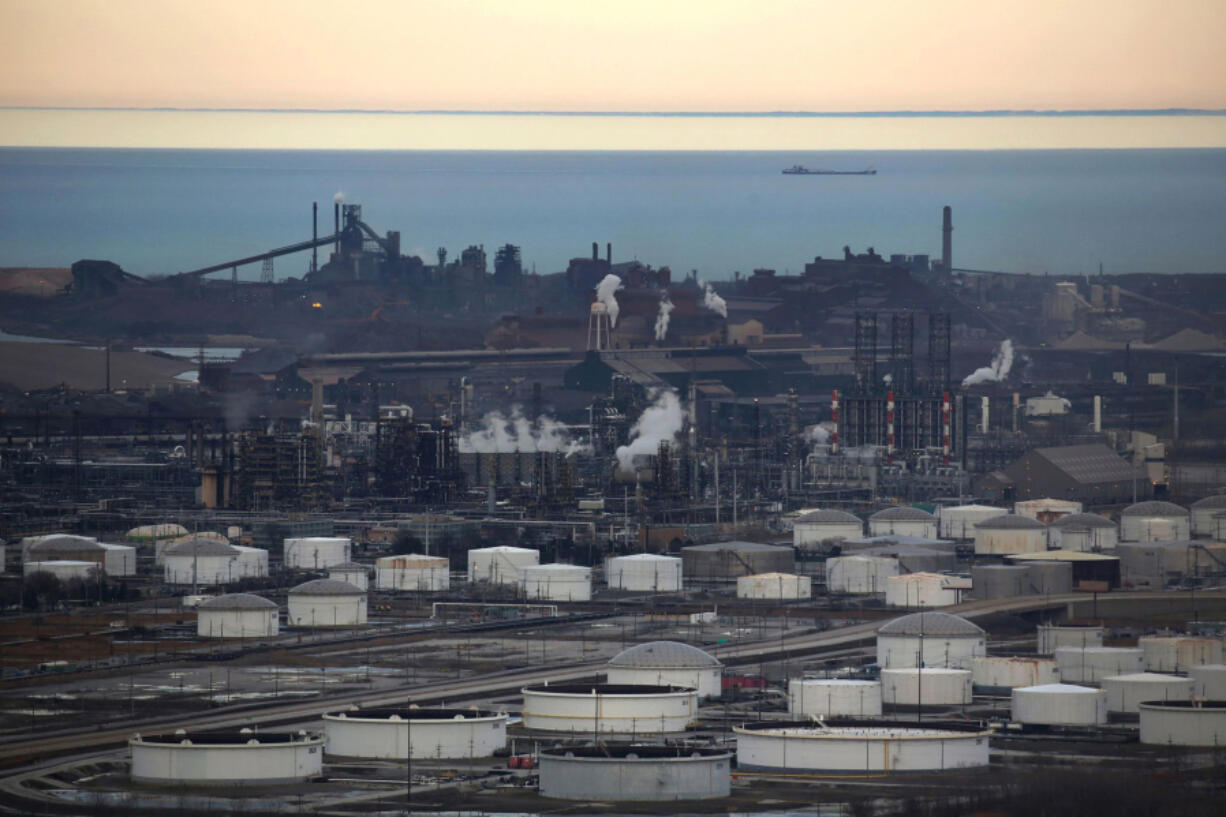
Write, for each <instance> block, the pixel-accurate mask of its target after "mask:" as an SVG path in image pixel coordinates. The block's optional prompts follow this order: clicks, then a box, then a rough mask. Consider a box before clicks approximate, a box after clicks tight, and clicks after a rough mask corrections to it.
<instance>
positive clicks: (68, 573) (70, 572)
mask: <svg viewBox="0 0 1226 817" xmlns="http://www.w3.org/2000/svg"><path fill="white" fill-rule="evenodd" d="M21 570H22V573H23V575H25V576H33V575H34V574H35V573H50V574H51V575H52V576H55V577H56V578H57V579H59V580H60V581H62V582H68V581H74V580H77V581H91V580H93V579H95V578H96V577H97V576H98V574H99V572H101V570H102V566H101V565H100V564H98V563H97V562H82V561H77V560H75V559H53V560H50V561H46V562H26V563H25V564H23V565H22V566H21Z"/></svg>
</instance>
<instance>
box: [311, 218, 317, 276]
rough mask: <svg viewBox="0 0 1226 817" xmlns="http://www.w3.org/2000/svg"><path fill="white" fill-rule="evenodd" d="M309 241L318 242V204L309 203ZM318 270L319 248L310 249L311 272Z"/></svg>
mask: <svg viewBox="0 0 1226 817" xmlns="http://www.w3.org/2000/svg"><path fill="white" fill-rule="evenodd" d="M311 241H319V202H317V201H313V202H311ZM317 269H319V247H317V246H312V247H311V272H314V271H315V270H317Z"/></svg>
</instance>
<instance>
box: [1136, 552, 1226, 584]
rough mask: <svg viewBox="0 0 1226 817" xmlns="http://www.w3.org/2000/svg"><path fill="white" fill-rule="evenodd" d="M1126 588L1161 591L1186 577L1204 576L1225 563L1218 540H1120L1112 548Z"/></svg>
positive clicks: (1225, 553)
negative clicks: (1116, 556) (1114, 547)
mask: <svg viewBox="0 0 1226 817" xmlns="http://www.w3.org/2000/svg"><path fill="white" fill-rule="evenodd" d="M1115 552H1116V555H1118V556H1119V559H1120V581H1121V583H1122V584H1123V586H1124V587H1125V588H1126V589H1153V590H1161V589H1163V588H1165V587H1166V586H1167V585H1168V584H1171V583H1178V582H1180V581H1183V580H1184V579H1185V578H1188V577H1195V576H1204V575H1206V574H1208V573H1210V572H1213V571H1217V570H1220V569H1221V566H1222V564H1223V563H1224V562H1226V544H1222V543H1220V542H1193V541H1182V540H1181V541H1178V542H1123V541H1121V542H1120V543H1119V545H1118V546H1116V549H1115Z"/></svg>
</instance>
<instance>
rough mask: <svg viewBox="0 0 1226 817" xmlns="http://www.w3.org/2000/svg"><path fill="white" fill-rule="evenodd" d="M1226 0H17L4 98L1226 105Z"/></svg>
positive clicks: (2, 22)
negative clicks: (1224, 36) (420, 0)
mask: <svg viewBox="0 0 1226 817" xmlns="http://www.w3.org/2000/svg"><path fill="white" fill-rule="evenodd" d="M1224 33H1226V0H1018V1H1015V0H837V1H827V0H797V1H795V2H793V0H750V1H748V2H742V1H741V0H695V1H694V2H670V1H669V0H612V1H611V2H595V1H594V0H592V1H588V0H557V2H553V1H552V0H502V1H501V2H492V1H491V2H482V1H481V0H433V1H431V2H418V1H417V0H367V1H366V2H361V1H358V2H355V1H354V0H345V1H342V0H331V1H330V2H319V1H317V0H0V54H3V57H0V60H2V62H0V65H3V69H4V70H3V71H0V105H8V106H121V107H123V106H131V107H156V106H173V107H227V108H331V109H338V108H347V109H352V108H359V109H384V108H393V109H465V110H505V109H512V110H575V111H579V110H687V111H705V110H742V111H762V110H816V111H862V110H897V109H923V110H933V109H959V110H962V109H967V110H980V109H993V108H1063V109H1069V108H1161V107H1198V108H1226V56H1224V55H1226V48H1224V47H1223V45H1222V36H1223V34H1224Z"/></svg>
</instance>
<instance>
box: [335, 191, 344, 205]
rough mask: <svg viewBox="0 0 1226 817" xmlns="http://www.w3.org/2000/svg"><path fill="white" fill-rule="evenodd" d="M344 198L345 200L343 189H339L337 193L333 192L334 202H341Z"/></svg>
mask: <svg viewBox="0 0 1226 817" xmlns="http://www.w3.org/2000/svg"><path fill="white" fill-rule="evenodd" d="M344 200H345V194H344V193H342V192H341V191H339V190H337V191H336V192H335V193H333V194H332V203H333V204H340V203H341V202H343V201H344Z"/></svg>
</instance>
